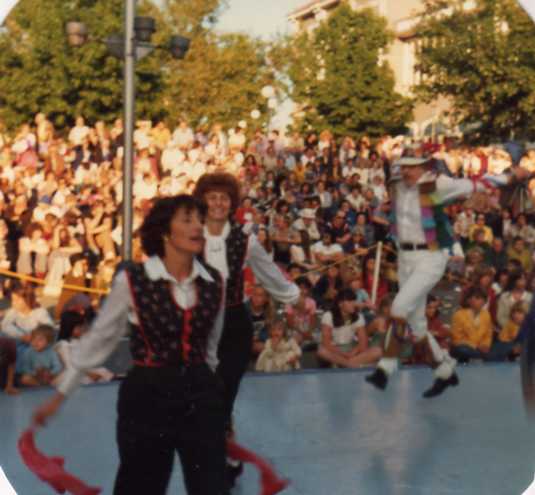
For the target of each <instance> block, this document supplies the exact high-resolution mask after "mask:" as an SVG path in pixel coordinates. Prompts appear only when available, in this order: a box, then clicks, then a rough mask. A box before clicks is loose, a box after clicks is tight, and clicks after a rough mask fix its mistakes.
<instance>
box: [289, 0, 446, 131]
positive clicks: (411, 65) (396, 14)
mask: <svg viewBox="0 0 535 495" xmlns="http://www.w3.org/2000/svg"><path fill="white" fill-rule="evenodd" d="M342 2H346V3H348V4H349V5H350V6H351V7H352V8H353V9H355V10H359V9H365V8H373V9H375V10H376V11H377V13H378V14H380V15H382V16H383V17H384V18H385V19H386V20H387V22H388V26H389V28H390V29H391V30H392V31H393V32H394V34H395V39H394V41H393V43H392V44H391V45H390V46H389V48H388V51H387V53H385V55H384V59H385V60H386V61H387V62H388V63H389V65H390V67H391V68H392V70H393V71H394V75H395V78H396V91H398V92H399V93H401V94H403V95H406V96H411V88H412V87H413V86H414V85H415V84H418V83H419V73H418V71H416V70H415V66H416V51H417V43H418V41H417V39H416V38H415V36H414V28H415V26H416V25H417V23H418V13H419V12H420V11H421V10H422V7H423V2H422V0H314V1H310V2H308V3H306V4H304V5H303V6H301V7H299V8H298V9H296V10H294V11H293V12H292V13H291V14H289V16H288V20H289V21H290V22H291V23H292V24H293V26H294V30H295V31H296V32H297V33H300V32H303V31H308V32H312V31H313V30H314V29H316V27H318V26H319V24H320V23H321V22H322V21H323V20H325V19H326V18H327V17H328V16H329V15H330V13H331V12H333V11H334V9H336V7H338V6H339V5H340V4H341V3H342ZM447 108H448V104H447V101H446V100H445V99H441V100H437V101H435V102H433V103H431V104H421V103H419V104H417V105H416V106H415V109H414V121H413V122H411V123H410V124H409V127H410V129H411V131H412V134H413V135H414V136H416V137H424V136H434V135H435V134H436V132H437V129H438V128H439V127H441V125H440V122H442V121H443V120H444V119H443V113H444V111H445V110H447Z"/></svg>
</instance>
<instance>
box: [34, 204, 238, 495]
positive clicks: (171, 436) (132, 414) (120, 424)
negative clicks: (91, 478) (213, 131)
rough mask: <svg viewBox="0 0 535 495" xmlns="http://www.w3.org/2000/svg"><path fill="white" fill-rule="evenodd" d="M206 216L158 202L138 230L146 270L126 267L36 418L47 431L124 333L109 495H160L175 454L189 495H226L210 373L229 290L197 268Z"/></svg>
mask: <svg viewBox="0 0 535 495" xmlns="http://www.w3.org/2000/svg"><path fill="white" fill-rule="evenodd" d="M202 211H203V208H202V207H201V206H200V205H199V204H198V203H197V202H196V201H195V200H194V199H193V198H192V197H191V196H189V195H180V196H175V197H172V198H163V199H160V200H158V201H157V202H156V204H155V205H154V206H153V208H152V209H151V211H150V212H149V214H148V215H147V217H146V218H145V221H144V223H143V225H142V227H141V229H140V231H141V239H142V244H143V249H144V251H145V253H146V254H147V256H148V257H149V258H148V259H147V261H145V262H144V263H126V264H125V266H124V270H122V271H120V272H119V273H118V274H117V275H116V277H115V281H114V283H113V286H112V290H111V292H110V294H109V296H108V298H107V299H106V301H105V303H104V305H103V307H102V309H101V310H100V312H99V314H98V316H97V317H96V319H95V321H94V322H93V324H92V326H91V329H90V331H89V332H88V333H87V334H85V335H84V336H82V338H80V339H79V340H78V341H77V342H72V343H71V346H70V351H71V352H70V363H69V364H70V365H69V366H68V367H67V368H66V370H65V372H64V374H63V375H62V376H61V379H60V382H59V383H58V385H57V389H58V391H57V392H56V393H55V395H54V396H53V397H52V398H51V399H49V400H48V401H47V402H45V403H44V404H43V405H42V406H40V407H39V408H38V409H37V410H36V411H35V413H34V417H33V420H34V423H35V424H37V425H43V424H44V423H45V422H46V421H47V420H48V419H49V418H50V417H52V416H53V415H54V414H56V412H57V411H58V409H59V408H60V406H61V405H62V403H63V402H64V401H65V399H66V398H67V397H68V396H69V395H70V394H71V393H72V392H73V391H74V390H75V389H76V388H77V387H78V385H79V384H80V382H81V380H82V379H83V378H84V377H85V376H86V374H87V372H88V371H89V370H91V369H92V368H94V367H96V366H99V365H101V364H102V363H103V362H104V361H105V360H106V359H107V358H108V357H109V355H110V354H111V353H112V352H113V351H114V349H115V348H116V347H117V346H118V344H119V342H120V341H121V338H122V337H123V336H125V335H126V334H127V333H128V330H129V329H130V334H129V339H130V350H131V353H132V357H133V360H134V366H133V368H132V369H131V370H130V371H129V373H128V375H127V377H126V378H125V380H123V381H122V383H121V387H120V389H119V399H118V405H117V410H118V420H117V444H118V449H119V460H120V464H119V470H118V473H117V477H116V481H115V488H114V492H113V493H114V495H132V494H134V493H139V494H151V495H164V494H166V493H168V492H167V486H168V484H169V481H170V479H171V474H172V471H173V465H174V463H175V460H174V459H175V455H176V454H175V453H176V452H178V454H179V457H180V459H181V464H182V470H183V473H184V482H185V485H186V491H187V493H188V494H189V495H227V494H228V491H227V489H226V484H227V483H226V479H225V429H224V426H225V415H224V403H223V397H222V386H221V384H220V381H219V379H218V378H217V377H216V375H215V373H214V369H215V367H216V365H217V357H216V355H215V352H214V350H215V349H217V344H218V341H219V336H220V335H221V327H222V321H223V313H224V309H223V306H224V305H223V301H224V292H225V286H224V281H223V279H222V277H221V275H220V274H219V273H218V272H217V270H215V269H213V268H211V267H208V266H207V265H204V264H203V263H201V262H200V261H199V260H197V259H196V255H198V254H200V253H201V252H202V249H203V244H204V239H203V235H202Z"/></svg>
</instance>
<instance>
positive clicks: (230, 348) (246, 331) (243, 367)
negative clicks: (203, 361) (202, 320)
mask: <svg viewBox="0 0 535 495" xmlns="http://www.w3.org/2000/svg"><path fill="white" fill-rule="evenodd" d="M253 332H254V328H253V322H252V320H251V316H250V314H249V312H248V311H247V308H246V307H245V305H244V304H240V305H238V306H231V307H228V308H226V311H225V323H224V326H223V333H222V335H221V340H220V341H219V349H218V358H219V366H218V368H217V373H218V375H219V376H220V377H221V379H222V380H223V384H224V385H225V392H224V394H225V414H226V421H227V425H229V424H230V422H231V418H232V411H233V409H234V402H235V401H236V396H237V395H238V390H239V388H240V382H241V379H242V378H243V375H244V374H245V372H246V371H247V367H248V366H249V361H250V359H251V352H252V347H253Z"/></svg>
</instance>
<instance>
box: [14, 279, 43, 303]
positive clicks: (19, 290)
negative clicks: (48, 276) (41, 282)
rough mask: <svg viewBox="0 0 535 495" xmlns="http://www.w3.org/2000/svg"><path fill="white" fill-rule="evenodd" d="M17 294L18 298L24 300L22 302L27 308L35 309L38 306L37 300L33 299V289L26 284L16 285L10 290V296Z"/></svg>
mask: <svg viewBox="0 0 535 495" xmlns="http://www.w3.org/2000/svg"><path fill="white" fill-rule="evenodd" d="M13 294H17V296H19V297H20V298H22V299H24V302H25V303H26V304H27V305H28V307H29V308H31V309H35V308H37V307H38V306H39V304H37V298H36V297H35V287H34V286H33V285H31V284H28V283H19V284H16V285H15V286H14V287H13V288H12V289H11V295H13Z"/></svg>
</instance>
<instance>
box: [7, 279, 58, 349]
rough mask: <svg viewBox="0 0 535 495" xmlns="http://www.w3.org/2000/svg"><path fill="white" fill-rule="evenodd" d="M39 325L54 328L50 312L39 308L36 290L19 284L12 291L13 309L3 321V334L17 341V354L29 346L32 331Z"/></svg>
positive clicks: (11, 308) (9, 310) (10, 309)
mask: <svg viewBox="0 0 535 495" xmlns="http://www.w3.org/2000/svg"><path fill="white" fill-rule="evenodd" d="M39 325H50V326H54V322H53V321H52V318H51V317H50V314H49V313H48V311H47V310H46V309H45V308H43V307H42V306H39V304H38V303H37V300H36V297H35V289H34V287H32V286H31V285H29V284H26V285H22V284H17V285H15V287H13V288H12V289H11V307H10V308H9V309H8V310H7V312H6V314H5V316H4V319H3V320H2V325H1V328H2V333H4V334H5V335H7V336H8V337H11V338H13V339H15V340H16V341H17V352H22V351H24V350H25V349H26V348H27V346H28V345H29V342H30V339H31V334H32V331H33V330H35V329H36V328H37V327H38V326H39Z"/></svg>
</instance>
